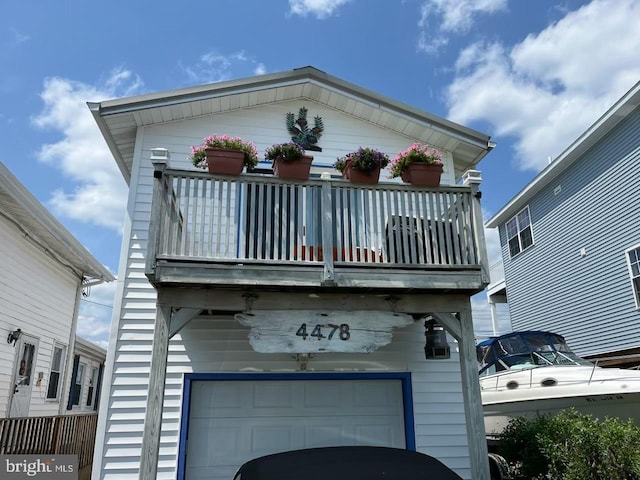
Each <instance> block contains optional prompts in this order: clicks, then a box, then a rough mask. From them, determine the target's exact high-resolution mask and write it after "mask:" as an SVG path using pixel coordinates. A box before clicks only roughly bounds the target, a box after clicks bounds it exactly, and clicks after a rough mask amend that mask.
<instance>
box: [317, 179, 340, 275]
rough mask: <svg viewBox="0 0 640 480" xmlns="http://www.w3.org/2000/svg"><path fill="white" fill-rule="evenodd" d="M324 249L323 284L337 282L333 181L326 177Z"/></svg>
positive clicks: (323, 209)
mask: <svg viewBox="0 0 640 480" xmlns="http://www.w3.org/2000/svg"><path fill="white" fill-rule="evenodd" d="M320 211H321V212H322V251H323V255H322V256H323V259H324V271H323V275H322V285H324V286H333V285H335V284H336V279H335V276H334V273H335V272H334V266H333V205H332V203H331V182H330V181H328V180H326V179H325V182H324V183H323V184H322V206H321V210H320Z"/></svg>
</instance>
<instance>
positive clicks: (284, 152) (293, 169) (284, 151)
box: [264, 142, 313, 180]
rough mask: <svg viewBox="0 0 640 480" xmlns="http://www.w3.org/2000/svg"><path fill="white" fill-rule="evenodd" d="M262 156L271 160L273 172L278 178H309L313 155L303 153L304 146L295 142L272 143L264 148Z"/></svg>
mask: <svg viewBox="0 0 640 480" xmlns="http://www.w3.org/2000/svg"><path fill="white" fill-rule="evenodd" d="M264 158H266V159H267V160H271V161H272V162H273V173H275V174H276V175H277V176H279V177H280V178H289V179H294V180H306V179H307V178H309V171H310V170H311V162H312V161H313V157H311V156H309V155H305V151H304V148H302V146H300V145H298V144H297V143H294V142H289V143H277V144H275V145H272V146H270V147H269V148H267V149H266V150H265V152H264Z"/></svg>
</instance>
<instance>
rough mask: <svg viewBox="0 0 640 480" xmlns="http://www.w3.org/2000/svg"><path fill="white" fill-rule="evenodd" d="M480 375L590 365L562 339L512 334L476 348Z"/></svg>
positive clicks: (487, 341) (534, 334)
mask: <svg viewBox="0 0 640 480" xmlns="http://www.w3.org/2000/svg"><path fill="white" fill-rule="evenodd" d="M476 353H477V355H478V362H479V363H480V365H479V366H480V374H481V375H489V374H492V373H496V372H499V371H502V370H518V369H523V368H535V367H543V366H548V365H592V364H591V362H589V361H588V360H585V359H583V358H580V357H578V356H577V355H576V354H575V353H573V352H572V351H571V350H570V349H569V345H567V342H566V341H565V340H564V338H563V337H562V336H560V335H558V334H555V333H549V332H514V333H510V334H507V335H502V336H501V337H496V338H491V339H489V340H486V341H484V342H482V343H480V344H478V346H477V347H476Z"/></svg>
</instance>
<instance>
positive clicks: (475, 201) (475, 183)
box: [462, 170, 491, 285]
mask: <svg viewBox="0 0 640 480" xmlns="http://www.w3.org/2000/svg"><path fill="white" fill-rule="evenodd" d="M462 183H463V184H464V185H469V186H470V187H471V218H472V219H473V238H474V241H475V243H476V249H477V252H478V263H480V267H481V275H482V282H483V283H484V284H485V285H489V282H490V281H491V278H490V275H489V259H488V258H487V243H486V240H485V237H484V220H483V219H482V205H481V204H480V198H481V197H482V192H481V191H480V184H481V183H482V175H481V174H480V172H479V171H478V170H467V171H466V172H465V173H464V175H463V177H462Z"/></svg>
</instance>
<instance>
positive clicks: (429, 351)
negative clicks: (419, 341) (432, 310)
mask: <svg viewBox="0 0 640 480" xmlns="http://www.w3.org/2000/svg"><path fill="white" fill-rule="evenodd" d="M424 328H426V330H427V331H426V332H424V336H425V337H426V339H427V342H426V344H425V346H424V358H426V359H427V360H430V359H444V358H451V348H450V347H449V342H447V332H446V331H445V330H444V327H442V326H441V325H438V324H437V323H436V321H435V320H427V321H426V322H424Z"/></svg>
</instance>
